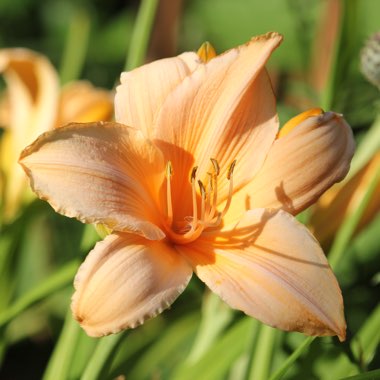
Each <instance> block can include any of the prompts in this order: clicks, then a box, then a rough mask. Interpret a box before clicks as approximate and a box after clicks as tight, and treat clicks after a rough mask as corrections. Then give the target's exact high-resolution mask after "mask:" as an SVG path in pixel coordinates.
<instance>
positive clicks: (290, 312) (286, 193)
mask: <svg viewBox="0 0 380 380" xmlns="http://www.w3.org/2000/svg"><path fill="white" fill-rule="evenodd" d="M281 40H282V38H281V36H280V35H278V34H276V33H269V34H267V35H263V36H259V37H256V38H254V39H252V40H251V41H250V42H249V43H247V44H246V45H243V46H240V47H238V48H235V49H232V50H229V51H228V52H226V53H224V54H222V55H219V56H216V57H215V58H212V59H210V60H207V62H206V61H203V60H201V59H200V58H199V56H198V55H197V54H195V53H184V54H181V55H179V56H178V57H175V58H170V59H163V60H159V61H155V62H153V63H150V64H147V65H145V66H142V67H140V68H138V69H136V70H133V71H131V72H128V73H123V74H122V76H121V85H120V86H119V87H118V88H117V93H116V98H115V106H116V120H117V121H118V123H88V124H69V125H68V126H66V127H63V128H59V129H56V130H55V131H52V132H48V133H45V134H44V135H42V136H41V137H39V138H38V139H37V140H36V141H35V142H34V143H33V144H32V145H31V146H29V147H27V148H26V149H25V150H24V152H23V153H22V155H21V157H20V163H21V165H22V166H23V168H24V169H25V171H26V173H27V175H28V176H29V177H30V179H31V186H32V188H33V190H34V191H35V192H36V193H37V194H38V195H39V196H40V197H41V198H43V199H45V200H47V201H48V202H49V203H50V204H51V205H52V207H53V208H54V209H55V210H56V211H58V212H60V213H62V214H64V215H67V216H69V217H76V218H78V219H79V220H81V221H82V222H85V223H100V224H104V225H106V226H107V227H108V228H110V229H111V230H112V231H113V232H112V233H111V234H110V235H108V236H107V237H106V238H105V239H104V240H103V241H102V242H100V243H98V244H97V245H96V246H95V248H94V249H93V250H92V251H91V252H90V254H89V255H88V256H87V258H86V260H85V262H84V263H83V264H82V266H81V267H80V269H79V271H78V273H77V276H76V278H75V282H74V286H75V289H76V292H75V294H74V296H73V300H72V311H73V314H74V316H75V318H76V319H77V320H78V321H79V322H80V324H81V325H82V327H83V328H84V329H85V331H86V332H87V333H88V334H89V335H91V336H102V335H106V334H110V333H116V332H118V331H120V330H122V329H125V328H132V327H135V326H137V325H139V324H141V323H143V322H144V321H145V320H146V319H148V318H151V317H153V316H155V315H157V314H158V313H160V312H161V311H162V310H163V309H165V308H167V307H168V306H169V305H171V304H172V303H173V301H174V300H175V299H176V298H177V297H178V295H179V294H180V293H181V292H182V291H183V290H184V288H185V287H186V286H187V284H188V282H189V281H190V278H191V276H192V273H193V272H195V273H196V274H197V275H198V277H199V278H200V279H201V280H202V281H204V282H205V283H206V284H207V285H208V286H209V287H210V288H211V289H212V290H213V291H214V292H215V293H216V294H218V295H219V296H220V297H221V298H222V299H223V300H224V301H225V302H227V303H228V304H229V305H230V306H231V307H233V308H236V309H239V310H242V311H243V312H245V313H246V314H248V315H250V316H253V317H255V318H257V319H259V320H260V321H262V322H264V323H266V324H269V325H271V326H275V327H277V328H280V329H284V330H290V331H301V332H303V333H305V334H309V335H338V337H339V338H340V339H341V340H343V339H344V338H345V326H346V325H345V320H344V315H343V300H342V295H341V291H340V289H339V285H338V283H337V281H336V278H335V276H334V274H333V272H332V271H331V269H330V267H329V265H328V263H327V260H326V258H325V255H324V254H323V252H322V249H321V248H320V246H319V245H318V243H317V241H316V240H315V239H314V237H313V236H312V235H311V234H310V232H309V231H308V230H307V229H306V228H305V227H304V226H303V225H301V224H300V223H298V222H297V221H296V219H295V218H294V217H293V215H294V214H296V213H298V212H300V211H301V210H303V209H304V208H306V207H307V206H308V205H309V204H310V203H312V202H314V201H315V200H316V199H317V197H318V196H319V195H320V194H321V193H322V192H323V191H325V190H326V189H327V188H328V187H330V186H331V185H332V184H333V183H335V182H337V181H339V180H341V179H342V178H343V177H344V176H345V174H346V173H347V171H348V168H349V163H350V160H351V157H352V154H353V139H352V134H351V131H350V128H349V126H348V125H347V123H346V122H345V121H344V119H343V118H342V117H341V116H339V115H337V114H334V113H332V112H327V113H320V114H318V115H316V116H310V117H306V118H304V119H303V120H302V121H301V122H300V124H299V125H297V126H296V127H295V128H294V129H293V130H292V131H291V132H290V133H289V134H287V135H286V136H284V137H282V138H278V139H276V135H277V132H278V128H279V125H278V118H277V114H276V109H275V98H274V95H273V91H272V87H271V84H270V80H269V77H268V74H267V72H266V70H265V66H264V65H265V63H266V61H267V60H268V58H269V56H270V54H271V53H272V51H273V50H274V49H275V48H276V47H277V46H278V45H279V44H280V42H281Z"/></svg>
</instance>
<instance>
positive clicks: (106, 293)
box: [71, 234, 192, 336]
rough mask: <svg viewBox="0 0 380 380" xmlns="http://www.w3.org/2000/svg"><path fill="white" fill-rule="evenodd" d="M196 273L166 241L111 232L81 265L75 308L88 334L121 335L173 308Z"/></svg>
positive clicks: (74, 297) (76, 314) (76, 316)
mask: <svg viewBox="0 0 380 380" xmlns="http://www.w3.org/2000/svg"><path fill="white" fill-rule="evenodd" d="M191 275H192V269H191V267H190V266H189V265H188V264H187V263H186V262H185V260H184V259H182V258H181V256H180V255H179V254H178V253H177V252H176V251H175V250H174V249H173V248H171V247H170V246H169V245H167V244H166V243H165V242H164V241H160V242H157V241H155V242H153V241H149V240H146V239H144V238H141V237H138V236H136V235H131V234H120V235H109V236H107V238H106V239H105V240H104V241H102V242H100V243H98V244H97V245H96V246H95V248H94V249H93V250H92V251H91V252H90V254H89V255H88V256H87V258H86V260H85V262H84V263H83V264H82V266H81V267H80V269H79V271H78V273H77V275H76V278H75V282H74V286H75V289H76V292H75V294H74V296H73V300H72V306H71V308H72V311H73V313H74V316H75V318H76V319H77V320H78V321H79V323H80V324H81V325H82V327H83V328H84V330H85V331H86V332H87V334H88V335H90V336H102V335H107V334H112V333H117V332H119V331H120V330H122V329H126V328H133V327H136V326H138V325H140V324H142V323H144V321H145V320H147V319H149V318H152V317H154V316H156V315H157V314H159V313H161V312H162V311H163V310H164V309H166V308H167V307H169V306H170V305H171V304H172V303H173V302H174V300H175V299H176V298H177V297H178V296H179V295H180V294H181V293H182V291H183V290H184V289H185V287H186V285H187V284H188V282H189V281H190V278H191Z"/></svg>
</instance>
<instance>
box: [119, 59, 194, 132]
mask: <svg viewBox="0 0 380 380" xmlns="http://www.w3.org/2000/svg"><path fill="white" fill-rule="evenodd" d="M198 63H199V57H198V56H197V54H195V53H183V54H181V55H179V56H178V57H174V58H165V59H160V60H158V61H155V62H152V63H149V64H147V65H144V66H141V67H139V68H137V69H135V70H132V71H129V72H124V73H122V74H121V84H120V85H119V86H118V87H117V89H116V96H115V115H116V121H118V122H119V123H122V124H125V125H129V126H131V127H134V128H140V129H141V130H142V131H143V133H144V134H145V136H146V137H151V135H152V131H153V127H154V123H155V119H156V116H157V113H158V111H159V110H160V108H161V105H162V103H163V102H164V100H165V99H166V97H167V95H168V94H169V92H170V91H172V90H173V89H174V88H175V86H177V85H178V84H179V83H180V82H181V81H182V80H183V79H184V78H185V77H186V76H188V75H189V74H190V73H191V72H192V71H193V70H194V69H195V67H196V66H197V64H198ZM148 89H149V90H148Z"/></svg>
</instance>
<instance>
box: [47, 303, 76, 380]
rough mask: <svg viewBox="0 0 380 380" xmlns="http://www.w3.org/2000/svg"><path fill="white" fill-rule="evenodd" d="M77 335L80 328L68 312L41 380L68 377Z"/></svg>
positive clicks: (55, 379)
mask: <svg viewBox="0 0 380 380" xmlns="http://www.w3.org/2000/svg"><path fill="white" fill-rule="evenodd" d="M79 333H81V330H80V327H79V325H78V323H77V322H76V321H75V320H74V319H73V316H72V315H71V310H69V311H68V312H67V314H66V319H65V323H64V326H63V329H62V331H61V335H60V337H59V340H58V342H57V344H56V345H55V349H54V351H53V354H52V356H51V357H50V360H49V363H48V366H47V368H46V370H45V373H44V376H43V380H65V379H67V378H68V377H69V371H70V367H71V364H72V361H73V359H74V353H75V348H76V343H77V341H78V336H79Z"/></svg>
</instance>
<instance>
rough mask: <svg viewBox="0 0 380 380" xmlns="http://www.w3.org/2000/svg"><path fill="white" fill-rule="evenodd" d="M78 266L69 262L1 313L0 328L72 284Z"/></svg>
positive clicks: (74, 262) (76, 263)
mask: <svg viewBox="0 0 380 380" xmlns="http://www.w3.org/2000/svg"><path fill="white" fill-rule="evenodd" d="M78 265H79V262H78V261H77V260H73V261H71V262H69V263H68V264H66V265H65V266H64V267H62V268H61V269H59V270H57V271H56V272H55V273H53V274H52V275H51V276H50V277H48V278H47V279H46V280H45V281H43V282H42V283H40V284H38V285H37V286H35V287H34V288H33V289H31V290H30V291H29V292H27V293H25V294H24V295H23V296H21V297H20V298H19V299H18V300H17V301H16V302H15V303H14V304H13V305H11V306H10V307H9V308H8V309H6V310H5V311H3V312H2V313H0V326H3V325H4V324H6V323H8V322H9V321H10V320H11V319H13V318H15V317H16V316H17V315H18V314H20V313H22V312H23V311H24V310H26V309H27V308H28V307H30V306H32V305H33V304H35V303H36V302H38V301H41V300H42V299H44V298H46V297H48V296H49V295H51V294H53V293H55V292H56V291H57V290H59V289H62V288H63V287H65V286H67V285H68V284H70V283H71V282H72V280H73V277H74V275H75V273H76V271H77V269H78Z"/></svg>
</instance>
